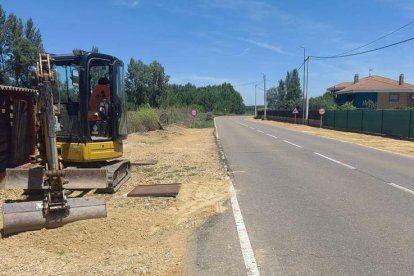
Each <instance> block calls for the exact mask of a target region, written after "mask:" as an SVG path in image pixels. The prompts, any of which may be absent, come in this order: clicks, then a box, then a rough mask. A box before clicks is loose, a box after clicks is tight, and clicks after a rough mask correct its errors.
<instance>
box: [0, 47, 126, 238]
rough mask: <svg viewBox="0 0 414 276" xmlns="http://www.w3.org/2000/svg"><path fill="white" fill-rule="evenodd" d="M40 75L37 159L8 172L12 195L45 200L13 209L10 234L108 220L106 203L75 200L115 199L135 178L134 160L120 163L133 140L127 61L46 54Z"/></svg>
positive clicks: (6, 219) (7, 225) (7, 210)
mask: <svg viewBox="0 0 414 276" xmlns="http://www.w3.org/2000/svg"><path fill="white" fill-rule="evenodd" d="M36 74H37V79H38V97H37V102H36V105H37V110H36V132H37V135H36V136H37V141H36V144H37V148H38V154H37V155H34V156H32V162H31V164H30V165H25V166H23V167H18V168H13V169H7V170H6V188H7V189H24V190H26V192H29V193H32V192H34V191H35V192H37V193H39V192H42V194H43V199H42V200H41V201H31V202H6V203H5V204H4V205H3V231H4V234H13V233H17V232H22V231H27V230H37V229H41V228H53V227H58V226H61V225H63V224H65V223H69V222H72V221H76V220H83V219H90V218H100V217H105V216H106V204H105V201H104V199H100V198H79V197H70V195H71V193H72V191H74V190H82V191H84V190H92V189H94V190H98V191H100V192H109V193H113V192H115V191H117V190H118V189H119V188H120V187H121V186H122V184H123V183H125V182H126V181H127V180H128V179H129V178H130V175H131V170H130V162H129V160H126V159H122V158H121V157H122V150H123V147H122V140H123V139H125V138H126V137H127V128H126V106H125V104H126V99H125V94H124V78H123V74H124V65H123V63H122V61H121V60H119V59H117V58H116V57H113V56H110V55H105V54H101V53H91V52H85V51H81V50H74V51H73V53H72V54H66V55H50V54H41V55H40V56H39V62H38V65H37V70H36Z"/></svg>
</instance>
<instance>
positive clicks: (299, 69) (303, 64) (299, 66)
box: [296, 61, 305, 71]
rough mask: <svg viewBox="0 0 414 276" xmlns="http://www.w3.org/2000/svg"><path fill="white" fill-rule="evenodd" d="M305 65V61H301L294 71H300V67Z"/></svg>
mask: <svg viewBox="0 0 414 276" xmlns="http://www.w3.org/2000/svg"><path fill="white" fill-rule="evenodd" d="M304 64H305V61H303V62H302V63H301V64H300V66H299V67H298V68H297V69H296V70H298V71H299V70H300V68H302V66H303V65H304Z"/></svg>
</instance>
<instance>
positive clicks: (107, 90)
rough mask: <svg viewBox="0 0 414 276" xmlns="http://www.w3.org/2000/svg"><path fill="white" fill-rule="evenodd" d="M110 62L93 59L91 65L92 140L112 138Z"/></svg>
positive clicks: (90, 115)
mask: <svg viewBox="0 0 414 276" xmlns="http://www.w3.org/2000/svg"><path fill="white" fill-rule="evenodd" d="M111 71H112V68H111V65H110V64H105V63H104V61H102V60H99V59H97V60H94V59H92V60H91V62H90V67H89V87H90V94H89V101H88V121H89V129H90V136H91V138H92V140H94V141H99V140H108V139H111V138H112V106H111V104H112V95H111V90H112V89H113V88H112V85H111V79H110V74H111Z"/></svg>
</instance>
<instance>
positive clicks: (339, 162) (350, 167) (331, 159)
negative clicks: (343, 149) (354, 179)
mask: <svg viewBox="0 0 414 276" xmlns="http://www.w3.org/2000/svg"><path fill="white" fill-rule="evenodd" d="M314 154H316V155H319V156H320V157H323V158H325V159H328V160H330V161H332V162H335V163H337V164H340V165H342V166H345V167H347V168H349V169H351V170H355V167H352V166H351V165H348V164H345V163H343V162H341V161H338V160H335V159H333V158H331V157H328V156H325V155H323V154H320V153H318V152H314Z"/></svg>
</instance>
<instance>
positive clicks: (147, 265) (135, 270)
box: [0, 126, 229, 275]
mask: <svg viewBox="0 0 414 276" xmlns="http://www.w3.org/2000/svg"><path fill="white" fill-rule="evenodd" d="M124 150H125V156H126V157H127V158H130V160H131V161H132V162H133V161H137V160H143V159H158V161H159V162H158V164H157V165H155V166H145V167H135V168H134V169H133V175H132V179H131V180H129V181H128V182H127V183H126V184H125V185H124V186H123V187H122V188H121V189H120V191H118V192H117V193H116V194H114V195H106V196H105V197H106V199H107V203H108V217H107V218H105V219H95V220H86V221H79V222H75V223H72V224H68V225H65V226H63V227H61V228H58V229H52V230H41V231H34V232H26V233H20V234H18V235H14V236H10V237H7V238H2V239H1V240H0V252H2V254H1V255H2V256H1V258H0V274H7V275H16V274H19V275H20V274H30V275H33V274H54V275H56V274H65V275H83V274H101V275H113V274H122V275H132V274H138V275H140V274H151V275H181V274H182V273H183V271H184V270H183V269H184V268H183V266H184V264H185V262H184V258H185V254H186V245H187V238H188V236H189V235H190V234H191V232H192V231H193V230H194V229H195V228H196V227H198V226H199V225H200V224H202V223H203V222H204V221H205V220H206V219H207V218H208V217H209V216H211V215H213V214H215V213H217V212H220V211H222V207H221V206H222V203H223V202H224V201H225V200H226V199H227V198H228V192H227V189H228V185H229V180H228V177H227V176H226V174H225V172H224V171H223V169H222V167H221V164H220V160H219V156H218V151H217V146H216V144H215V140H214V136H213V129H187V128H183V127H180V126H172V127H170V128H168V130H167V131H156V132H150V133H146V134H132V135H130V136H129V138H128V140H127V141H126V143H125V147H124ZM173 182H181V183H182V186H181V191H180V194H179V196H178V197H177V198H176V199H165V198H156V199H154V198H126V197H125V196H124V195H125V194H126V193H127V192H129V191H130V190H132V189H133V188H134V187H135V186H136V185H138V184H154V183H173ZM19 196H20V194H18V193H15V192H14V193H13V192H7V193H6V192H4V191H1V192H0V199H4V198H10V197H19ZM89 196H95V195H89ZM0 220H2V219H1V218H0ZM0 224H1V225H2V221H0Z"/></svg>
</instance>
